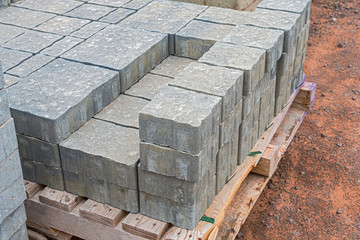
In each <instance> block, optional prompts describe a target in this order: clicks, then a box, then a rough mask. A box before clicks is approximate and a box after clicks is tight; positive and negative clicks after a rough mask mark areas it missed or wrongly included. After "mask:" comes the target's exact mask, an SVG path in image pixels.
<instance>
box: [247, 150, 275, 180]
mask: <svg viewBox="0 0 360 240" xmlns="http://www.w3.org/2000/svg"><path fill="white" fill-rule="evenodd" d="M279 154H280V153H279V147H278V146H276V145H272V144H269V146H267V148H266V150H265V151H264V153H263V155H262V156H261V158H260V161H259V163H258V164H257V165H256V167H254V168H253V169H252V170H251V172H253V173H257V174H260V175H263V176H266V177H270V176H272V174H273V173H274V172H275V170H276V167H277V161H276V159H277V155H279Z"/></svg>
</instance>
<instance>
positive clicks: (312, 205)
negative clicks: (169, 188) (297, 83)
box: [238, 0, 360, 240]
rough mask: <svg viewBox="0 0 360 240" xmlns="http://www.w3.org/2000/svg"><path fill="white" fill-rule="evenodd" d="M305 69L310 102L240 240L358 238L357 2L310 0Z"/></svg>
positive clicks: (359, 46) (359, 70) (359, 95)
mask: <svg viewBox="0 0 360 240" xmlns="http://www.w3.org/2000/svg"><path fill="white" fill-rule="evenodd" d="M304 72H305V73H306V74H307V80H308V81H310V82H314V83H317V93H316V102H315V105H314V107H313V109H312V110H311V111H310V112H309V114H308V115H307V116H306V118H305V120H304V122H303V124H302V125H301V127H300V129H299V131H298V132H297V134H296V136H295V138H294V140H293V142H292V143H291V145H290V147H289V148H288V151H287V152H286V154H285V157H284V158H283V159H282V160H281V162H280V165H279V168H278V170H277V171H276V173H275V175H274V176H273V178H272V179H271V181H270V183H269V184H268V187H267V188H265V190H264V192H263V193H262V195H261V197H260V198H259V200H258V202H257V203H256V205H255V207H254V208H253V210H252V212H251V213H250V215H249V217H248V219H247V221H246V223H245V224H244V226H243V227H242V229H241V231H240V234H239V235H238V237H240V239H354V240H355V239H360V1H359V0H349V1H345V0H342V1H336V0H313V6H312V13H311V30H310V39H309V42H308V48H307V55H306V62H305V67H304ZM241 235H242V237H241Z"/></svg>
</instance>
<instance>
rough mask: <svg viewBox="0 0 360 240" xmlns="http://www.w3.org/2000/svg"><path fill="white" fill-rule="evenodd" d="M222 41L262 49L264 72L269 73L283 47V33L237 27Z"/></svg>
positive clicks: (249, 27) (272, 30)
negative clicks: (263, 53)
mask: <svg viewBox="0 0 360 240" xmlns="http://www.w3.org/2000/svg"><path fill="white" fill-rule="evenodd" d="M223 41H224V42H229V43H233V44H237V45H243V46H248V47H255V48H260V49H264V50H265V51H266V66H265V71H266V72H270V71H271V69H273V68H274V66H276V62H277V61H278V60H279V58H280V57H281V53H282V50H283V45H284V32H283V31H281V30H275V29H264V28H259V27H253V26H245V25H241V26H237V27H236V28H235V29H234V30H233V31H232V32H231V33H230V34H228V35H227V36H226V37H225V39H223Z"/></svg>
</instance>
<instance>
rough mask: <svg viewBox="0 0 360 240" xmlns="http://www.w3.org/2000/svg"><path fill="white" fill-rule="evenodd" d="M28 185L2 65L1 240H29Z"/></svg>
mask: <svg viewBox="0 0 360 240" xmlns="http://www.w3.org/2000/svg"><path fill="white" fill-rule="evenodd" d="M25 197H26V196H25V188H24V181H23V176H22V172H21V164H20V157H19V151H18V148H17V142H16V133H15V126H14V121H13V119H12V118H11V117H10V110H9V104H8V97H7V93H6V89H5V88H4V78H3V74H2V67H1V63H0V239H2V240H8V239H11V240H18V239H21V240H23V239H27V232H26V225H25V221H26V214H25V207H24V200H25Z"/></svg>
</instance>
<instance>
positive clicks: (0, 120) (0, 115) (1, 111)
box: [0, 68, 10, 160]
mask: <svg viewBox="0 0 360 240" xmlns="http://www.w3.org/2000/svg"><path fill="white" fill-rule="evenodd" d="M0 71H1V68H0ZM1 75H2V74H1V73H0V78H1ZM2 83H3V82H2ZM2 86H4V85H2ZM9 119H10V110H9V101H8V96H7V92H6V90H5V89H2V88H1V87H0V126H1V125H3V124H4V123H5V122H7V121H8V120H9ZM0 160H1V159H0Z"/></svg>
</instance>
